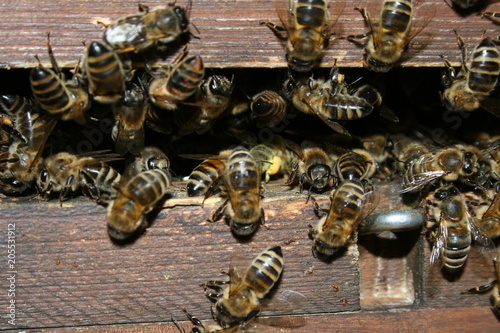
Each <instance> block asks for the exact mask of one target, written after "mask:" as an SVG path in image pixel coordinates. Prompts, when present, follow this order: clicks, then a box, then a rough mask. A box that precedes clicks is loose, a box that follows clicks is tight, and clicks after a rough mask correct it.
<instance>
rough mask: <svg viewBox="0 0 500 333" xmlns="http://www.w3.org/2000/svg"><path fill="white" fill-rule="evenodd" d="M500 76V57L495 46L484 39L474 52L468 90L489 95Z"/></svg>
mask: <svg viewBox="0 0 500 333" xmlns="http://www.w3.org/2000/svg"><path fill="white" fill-rule="evenodd" d="M499 75H500V55H499V53H498V50H497V48H496V47H495V45H494V44H493V43H492V42H491V41H490V40H489V39H488V38H484V39H483V40H482V41H481V43H479V45H478V47H477V48H476V50H475V51H474V54H473V56H472V62H471V65H470V72H469V80H468V83H469V88H470V89H471V90H472V91H475V92H479V93H483V94H486V95H487V94H489V93H490V92H491V91H492V90H493V89H494V88H495V85H496V83H497V81H498V76H499Z"/></svg>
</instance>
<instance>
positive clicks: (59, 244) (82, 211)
mask: <svg viewBox="0 0 500 333" xmlns="http://www.w3.org/2000/svg"><path fill="white" fill-rule="evenodd" d="M175 187H177V186H174V188H175ZM268 193H269V194H268V196H267V197H266V200H265V202H264V209H265V211H266V216H267V223H266V225H267V227H268V229H269V230H267V229H265V228H261V229H260V230H258V231H257V233H256V234H255V235H254V237H252V240H251V242H242V241H239V240H237V239H235V238H234V237H233V236H232V235H231V233H230V232H229V228H228V226H227V225H225V224H224V223H222V222H220V223H213V224H211V223H207V222H205V220H206V219H207V218H209V217H210V216H211V214H212V213H213V211H214V210H215V209H216V208H217V205H218V202H219V200H218V199H216V198H214V199H212V200H209V201H208V202H207V203H206V204H205V206H204V208H200V207H176V208H174V209H168V210H165V211H164V212H162V213H160V214H159V216H158V217H157V218H156V220H155V221H154V223H153V225H152V226H151V227H150V228H148V229H147V231H146V233H145V234H144V235H142V236H141V237H140V238H139V239H137V240H136V241H135V242H133V243H131V244H127V245H124V246H120V245H117V244H114V243H113V242H111V241H110V239H109V238H108V235H107V233H106V228H105V223H106V217H105V208H103V207H100V206H97V205H95V204H93V203H89V202H87V201H83V202H82V201H81V200H80V202H78V201H77V202H75V203H64V206H63V207H62V208H61V207H59V204H58V203H57V202H53V203H49V204H47V203H38V204H37V203H36V202H35V203H34V202H33V201H28V202H21V200H18V201H17V202H15V203H7V202H6V200H5V199H4V200H3V202H2V204H1V205H0V214H1V215H2V219H1V222H0V223H1V230H2V237H3V239H6V237H7V236H6V232H7V226H8V225H9V224H15V235H16V255H17V257H16V265H15V266H16V267H15V270H16V272H17V274H16V320H17V321H16V323H17V328H43V327H60V326H82V325H108V324H125V323H141V322H154V321H158V320H169V318H170V317H171V316H174V317H176V318H183V317H184V315H183V313H182V311H181V309H187V310H188V311H189V312H191V313H193V314H195V315H196V316H198V317H199V318H200V319H207V318H210V306H211V303H210V301H209V300H208V299H207V298H206V297H205V296H204V295H203V288H201V287H200V284H202V283H204V282H206V281H208V280H211V279H219V278H223V276H221V274H220V272H221V270H227V269H228V268H229V262H230V258H231V255H232V254H233V253H235V252H237V251H243V252H244V253H245V254H247V255H248V256H249V260H250V259H253V257H254V256H255V255H257V254H258V253H259V252H261V251H262V250H264V249H265V248H267V247H269V246H273V245H281V246H282V248H283V253H284V258H285V271H284V273H283V278H282V279H281V282H280V283H279V285H278V286H277V289H276V294H275V295H280V294H281V292H283V291H284V290H293V291H297V292H300V293H302V294H304V295H305V296H306V298H307V303H306V304H304V305H303V306H302V305H301V307H300V308H298V309H295V310H294V311H292V312H291V311H289V310H287V311H286V312H281V313H280V312H279V311H278V312H276V313H277V314H291V313H296V314H317V313H333V312H341V311H356V310H359V309H360V305H359V275H358V265H357V258H358V250H357V246H352V247H351V248H349V250H348V251H347V252H346V253H344V254H343V255H341V256H339V257H338V258H336V259H335V260H334V261H333V262H323V261H319V260H317V259H315V258H313V256H312V253H311V245H312V243H311V241H310V239H309V238H308V236H307V230H308V224H311V223H315V221H316V220H317V217H316V216H315V214H314V213H313V209H312V205H311V204H307V205H306V204H305V197H304V195H300V199H299V197H298V196H297V194H294V193H291V194H290V195H289V196H283V195H282V196H279V197H272V194H271V193H272V191H268ZM325 199H326V197H325ZM11 201H12V200H11ZM167 203H168V201H167ZM6 245H7V244H6V242H4V241H2V244H1V246H0V249H1V250H0V251H3V252H4V253H5V252H6ZM6 265H7V262H6V260H4V261H2V263H1V264H0V270H1V271H2V272H6V271H7V270H8V269H7V267H6ZM1 285H2V287H3V288H4V289H5V288H6V287H8V282H7V281H6V280H5V279H3V281H2V283H1ZM332 285H336V286H338V289H334V288H333V287H332ZM7 289H8V288H7ZM5 302H8V300H7V295H6V294H5V293H3V294H2V295H0V303H2V304H6V303H5ZM9 327H10V326H9V325H8V324H7V322H5V321H4V322H2V323H1V325H0V328H1V329H7V328H9Z"/></svg>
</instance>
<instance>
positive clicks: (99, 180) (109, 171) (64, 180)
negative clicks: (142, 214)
mask: <svg viewBox="0 0 500 333" xmlns="http://www.w3.org/2000/svg"><path fill="white" fill-rule="evenodd" d="M117 157H118V156H117V155H116V154H101V153H100V152H93V153H90V154H80V155H73V154H70V153H67V152H61V153H58V154H55V155H52V156H49V157H46V158H45V159H44V161H43V165H42V166H41V168H40V172H39V174H38V177H37V180H36V184H37V187H38V190H39V192H40V194H41V195H42V198H44V199H47V198H48V197H49V196H50V194H51V193H52V192H53V191H54V192H60V195H59V201H60V202H61V203H62V201H63V200H64V199H66V198H67V197H68V194H69V193H70V192H75V191H76V190H77V189H78V188H80V187H83V188H84V193H88V194H89V196H90V197H91V198H92V199H94V200H96V201H98V202H102V203H105V202H107V201H108V200H109V198H110V197H114V196H115V194H116V190H115V188H116V187H117V186H118V184H119V183H120V177H121V176H120V174H119V173H118V172H117V171H116V170H115V169H114V168H112V167H111V166H109V165H108V164H106V162H110V161H114V160H117V159H118V158H117Z"/></svg>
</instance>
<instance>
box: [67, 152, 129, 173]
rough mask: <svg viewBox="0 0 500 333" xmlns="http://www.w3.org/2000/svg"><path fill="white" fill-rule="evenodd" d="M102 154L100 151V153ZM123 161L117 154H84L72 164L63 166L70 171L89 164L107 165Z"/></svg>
mask: <svg viewBox="0 0 500 333" xmlns="http://www.w3.org/2000/svg"><path fill="white" fill-rule="evenodd" d="M100 152H102V151H100ZM76 156H78V157H82V156H81V155H76ZM121 160H123V158H122V157H120V155H117V154H102V153H98V154H95V155H92V154H91V153H88V154H85V156H84V157H82V158H77V159H76V161H75V162H73V163H68V164H66V165H64V167H65V168H68V169H72V168H78V167H81V166H84V165H90V164H96V163H108V162H112V161H121Z"/></svg>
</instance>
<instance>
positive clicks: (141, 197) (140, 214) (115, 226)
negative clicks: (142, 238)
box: [107, 169, 170, 240]
mask: <svg viewBox="0 0 500 333" xmlns="http://www.w3.org/2000/svg"><path fill="white" fill-rule="evenodd" d="M169 185H170V172H168V170H165V169H153V170H147V171H144V172H141V173H139V174H137V175H135V176H134V177H132V178H130V179H129V180H128V181H127V182H126V183H124V184H122V185H121V186H120V187H118V188H117V189H116V192H117V193H116V197H115V198H113V200H112V201H111V202H110V204H109V205H108V211H107V216H108V234H109V236H110V237H111V238H113V239H115V240H124V239H127V238H129V237H131V236H132V235H133V234H134V233H136V232H139V231H140V230H142V229H144V228H145V227H146V214H148V213H149V212H151V211H152V210H153V209H154V206H155V204H156V203H157V202H158V201H159V200H161V199H162V198H163V197H164V196H165V194H166V190H167V187H168V186H169Z"/></svg>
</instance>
